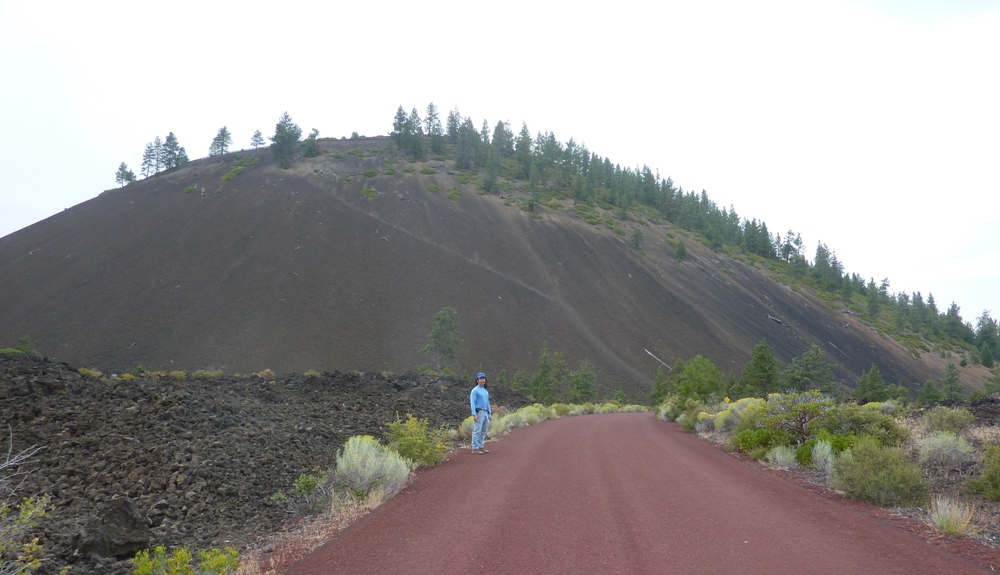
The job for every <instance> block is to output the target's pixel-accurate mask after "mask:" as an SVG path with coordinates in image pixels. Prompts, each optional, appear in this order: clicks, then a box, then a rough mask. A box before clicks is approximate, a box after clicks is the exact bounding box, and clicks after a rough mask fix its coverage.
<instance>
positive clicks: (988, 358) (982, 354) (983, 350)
mask: <svg viewBox="0 0 1000 575" xmlns="http://www.w3.org/2000/svg"><path fill="white" fill-rule="evenodd" d="M993 359H994V358H993V350H992V349H990V345H989V344H988V343H986V342H983V345H982V346H981V347H980V348H979V363H981V364H983V366H984V367H986V368H992V367H993Z"/></svg>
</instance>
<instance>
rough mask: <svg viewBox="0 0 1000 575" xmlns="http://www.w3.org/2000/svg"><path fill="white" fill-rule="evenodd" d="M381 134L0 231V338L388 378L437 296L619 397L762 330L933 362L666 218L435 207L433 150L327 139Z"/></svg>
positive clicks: (785, 358) (867, 358)
mask: <svg viewBox="0 0 1000 575" xmlns="http://www.w3.org/2000/svg"><path fill="white" fill-rule="evenodd" d="M388 143H389V142H388V140H387V139H384V138H383V139H379V138H369V139H366V140H362V141H361V142H360V143H356V142H350V141H322V142H321V144H322V149H323V153H322V154H321V155H320V156H319V157H317V158H312V159H304V158H299V159H297V161H296V163H295V165H294V166H293V167H292V168H291V169H289V170H281V169H279V168H278V167H277V165H276V164H275V163H274V162H273V160H272V159H271V156H270V153H269V152H268V151H267V150H262V151H258V152H246V153H243V156H244V157H246V156H248V155H253V156H257V157H259V159H260V161H259V162H258V163H256V164H254V165H252V166H248V167H246V168H245V171H244V172H243V173H242V174H241V175H239V176H237V177H236V178H234V179H232V180H231V181H223V180H222V176H223V175H224V174H226V173H227V172H228V171H229V170H230V169H231V168H232V167H233V166H232V160H233V157H232V155H227V156H217V157H212V158H207V159H203V160H198V161H195V162H191V163H190V164H187V165H185V166H183V167H182V168H178V169H175V170H172V171H170V172H167V173H163V174H160V175H158V176H156V177H153V178H150V179H148V180H144V181H142V182H139V183H137V184H135V185H133V186H129V187H128V188H126V189H122V190H112V191H109V192H106V193H104V194H102V195H101V196H99V197H97V198H94V199H93V200H90V201H87V202H84V203H82V204H80V205H78V206H76V207H74V208H71V209H69V210H66V211H64V212H63V213H60V214H58V215H55V216H53V217H51V218H49V219H47V220H45V221H42V222H39V223H37V224H35V225H33V226H30V227H28V228H25V229H23V230H20V231H18V232H15V233H13V234H11V235H9V236H6V237H4V238H0V294H2V303H0V342H8V343H6V345H9V344H12V343H13V342H14V341H16V339H17V338H18V337H21V336H23V335H25V334H27V335H30V336H31V337H32V339H33V341H34V343H35V347H36V348H37V349H38V350H39V351H40V352H42V353H45V354H47V355H52V356H55V357H58V358H60V359H62V360H65V361H69V362H71V363H74V364H76V365H92V366H96V367H100V368H102V369H105V370H108V369H112V370H124V369H128V368H131V367H132V366H134V365H136V364H142V365H144V366H145V367H146V368H148V369H171V368H174V367H183V368H187V369H197V368H215V369H223V370H225V371H226V372H230V373H232V372H244V373H246V372H250V371H257V370H260V369H264V368H271V369H274V370H275V371H278V372H292V371H297V372H302V371H305V370H308V369H318V370H322V369H335V368H340V369H362V370H366V371H383V370H389V371H404V370H407V369H412V368H414V367H415V366H417V365H419V364H420V363H423V362H425V361H426V360H427V358H426V357H425V356H421V355H420V354H419V352H418V350H419V349H420V348H421V347H423V345H424V344H425V343H426V336H427V333H428V332H429V331H430V329H431V326H432V317H433V315H434V313H436V312H437V311H439V310H440V309H442V308H444V307H446V306H451V307H454V308H455V309H457V310H458V312H459V316H460V323H461V329H462V331H463V334H464V337H465V343H466V351H465V352H464V354H463V355H462V356H461V360H462V362H463V365H464V366H467V368H468V369H470V370H473V369H476V368H477V367H478V366H482V368H483V369H486V370H487V371H489V372H491V373H496V372H497V371H499V370H500V369H501V368H503V369H506V370H507V372H508V374H509V375H510V374H512V373H513V371H514V370H516V369H528V370H531V369H533V368H534V367H535V365H536V357H537V353H538V350H539V349H540V348H541V345H542V342H543V341H547V342H548V343H549V345H550V348H551V349H553V350H555V351H561V352H562V353H563V354H564V355H565V356H566V358H567V360H568V361H569V363H570V365H571V367H574V368H575V366H576V365H577V364H578V362H579V361H580V360H581V359H582V358H583V357H585V356H587V357H590V358H591V359H592V360H593V361H594V363H595V365H596V366H597V368H598V370H599V371H600V373H601V376H602V377H601V386H602V388H603V389H604V391H605V392H607V391H610V390H613V389H614V388H622V389H624V390H625V391H626V392H628V394H629V396H630V398H632V399H633V400H637V399H642V398H643V397H644V396H645V394H646V393H647V392H648V389H649V387H648V386H649V382H650V381H651V379H652V375H653V373H654V372H655V370H656V368H657V367H658V365H659V364H658V363H657V362H656V361H655V360H654V359H653V358H652V357H650V356H649V355H648V354H647V353H646V352H645V350H649V351H650V352H652V353H653V354H656V355H657V356H658V357H659V358H661V359H662V360H664V361H666V362H667V363H670V364H672V363H673V361H674V360H675V359H676V358H677V357H685V358H688V357H693V356H694V355H696V354H702V355H706V356H708V357H710V358H711V359H712V360H713V361H714V362H715V363H716V364H717V365H718V366H719V367H720V368H721V369H722V370H724V371H729V370H732V371H734V372H736V373H738V372H739V371H740V370H741V369H742V367H743V365H744V364H745V362H746V361H747V360H748V358H749V353H750V349H751V348H752V347H753V345H754V344H755V343H757V342H758V341H759V340H761V339H763V338H766V339H767V341H768V342H769V343H770V344H771V345H772V346H773V347H774V349H775V353H776V356H777V357H778V359H779V361H780V362H781V363H782V365H785V364H787V363H788V362H789V361H790V359H791V358H792V357H794V356H796V355H798V354H800V353H802V352H803V351H805V350H806V349H808V347H809V346H810V345H812V344H817V345H819V346H821V347H822V348H823V349H824V350H825V351H826V353H827V358H828V360H830V361H831V362H833V363H835V364H837V366H838V367H837V370H836V374H837V376H838V377H839V378H841V379H842V380H844V381H846V382H849V383H853V381H854V379H855V378H856V377H857V376H858V375H859V374H860V373H861V371H862V370H865V369H867V368H868V367H869V366H870V365H871V363H873V362H874V363H877V364H878V365H879V367H880V368H881V369H882V371H883V373H884V374H885V375H886V379H887V380H888V381H890V382H901V383H904V384H907V385H914V384H919V383H922V382H923V381H924V380H926V379H927V378H929V377H934V378H937V377H938V376H939V375H940V372H941V369H940V368H941V366H938V365H935V364H933V363H928V362H927V361H928V360H927V359H926V358H927V356H929V355H930V354H925V359H922V360H916V359H914V358H912V357H911V356H910V354H909V353H908V352H907V351H906V350H905V349H904V348H903V347H902V346H900V345H898V344H896V343H894V342H892V341H890V340H887V339H882V338H880V337H878V336H877V335H876V334H874V333H873V332H872V331H870V330H869V329H868V328H866V327H865V326H863V325H862V324H861V323H859V322H857V321H856V320H855V319H854V318H852V317H850V316H847V315H844V314H843V313H841V312H840V311H837V310H833V309H830V308H829V307H827V306H826V305H824V304H823V303H822V302H820V301H819V300H817V299H816V298H814V297H812V296H811V295H809V294H806V293H804V291H803V292H792V291H791V290H789V289H788V288H786V287H784V286H782V285H780V284H778V283H776V282H774V281H773V280H771V279H769V278H767V277H766V276H764V275H762V274H761V273H760V272H759V270H755V269H752V268H750V267H748V266H746V265H744V264H742V263H740V262H738V261H735V260H733V259H731V258H729V257H727V256H724V255H721V254H718V253H716V252H713V251H711V250H710V249H708V248H706V247H704V246H702V245H700V244H698V243H697V242H696V241H694V240H688V241H687V242H686V244H687V246H688V250H689V255H690V257H689V259H688V260H686V261H684V262H678V261H676V258H675V257H674V248H673V247H672V246H670V245H669V243H668V241H667V236H666V234H667V233H668V232H670V233H672V234H674V236H675V237H677V238H680V237H682V232H681V231H680V230H678V229H672V228H670V227H669V226H656V225H646V226H644V228H643V229H644V233H645V237H646V240H645V242H644V245H643V250H644V251H643V252H639V251H636V250H634V249H632V248H631V246H630V245H629V241H628V239H627V238H628V236H629V235H630V234H631V231H632V228H633V227H634V226H635V225H636V224H635V223H631V222H629V223H628V224H623V225H624V227H625V228H626V235H625V236H624V237H623V236H619V235H615V234H613V233H611V232H610V231H608V230H607V229H606V228H604V229H597V228H595V227H594V226H591V225H588V224H586V223H584V222H583V221H581V220H579V219H577V218H575V217H573V216H572V210H571V209H570V210H552V209H549V208H538V209H539V211H540V213H541V214H542V216H543V217H542V219H541V220H534V219H531V218H529V217H528V214H527V213H525V212H523V211H520V210H518V209H517V208H516V207H513V206H507V205H505V204H504V201H503V199H501V197H500V196H497V195H482V196H480V195H477V194H476V193H475V186H474V185H473V184H466V185H464V186H460V187H461V188H462V195H461V199H460V201H458V202H455V201H452V200H449V199H447V198H446V197H445V190H446V189H447V188H449V187H452V186H456V185H457V184H456V183H455V178H454V176H452V175H448V173H446V172H447V170H449V169H450V166H451V162H450V161H429V162H426V163H424V164H420V165H417V166H416V168H417V171H416V172H413V173H403V172H402V168H403V167H404V166H405V165H406V162H400V163H396V164H394V165H392V166H391V167H393V168H394V169H395V171H396V174H395V175H386V174H385V172H386V170H387V168H388V167H390V166H388V165H387V164H385V163H384V161H383V160H384V158H385V156H382V155H371V156H368V157H360V156H357V155H350V154H346V151H347V150H348V149H349V148H351V147H356V146H359V145H360V146H361V147H366V148H383V147H385V146H386V145H388ZM337 152H340V153H343V154H344V155H343V158H341V159H337V158H335V157H334V154H335V153H337ZM421 167H432V168H434V169H435V171H436V173H435V174H431V175H424V174H420V173H419V170H420V168H421ZM367 169H374V170H376V171H377V172H378V174H379V175H378V176H376V177H372V178H366V177H363V176H362V172H364V171H365V170H367ZM348 178H350V180H351V181H347V179H348ZM432 184H433V185H437V186H438V188H439V189H440V191H439V192H437V193H433V192H431V191H429V190H428V186H430V185H432ZM365 185H370V186H371V187H373V188H374V189H375V190H377V192H378V194H377V196H376V197H374V198H369V197H366V196H365V195H363V194H362V187H363V186H365ZM188 186H195V188H196V191H195V192H194V193H185V189H186V188H187V187H188ZM508 193H509V192H508ZM515 193H517V192H515ZM769 316H770V317H774V318H778V319H780V321H781V323H778V322H777V321H773V320H772V319H769ZM967 383H972V382H971V381H969V382H967Z"/></svg>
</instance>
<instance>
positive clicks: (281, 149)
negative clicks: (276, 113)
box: [271, 112, 302, 169]
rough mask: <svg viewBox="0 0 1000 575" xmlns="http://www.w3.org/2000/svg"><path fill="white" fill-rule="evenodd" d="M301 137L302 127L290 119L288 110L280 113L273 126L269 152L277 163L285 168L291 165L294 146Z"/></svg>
mask: <svg viewBox="0 0 1000 575" xmlns="http://www.w3.org/2000/svg"><path fill="white" fill-rule="evenodd" d="M301 137H302V128H300V127H299V126H298V125H297V124H296V123H295V122H293V121H292V118H291V116H289V115H288V112H285V113H284V114H282V116H281V118H280V119H279V120H278V123H277V124H275V126H274V135H273V136H271V153H272V154H274V159H275V160H277V161H278V165H279V166H280V167H281V168H282V169H286V168H288V167H290V166H291V165H292V158H293V157H294V156H295V146H296V144H298V143H299V138H301Z"/></svg>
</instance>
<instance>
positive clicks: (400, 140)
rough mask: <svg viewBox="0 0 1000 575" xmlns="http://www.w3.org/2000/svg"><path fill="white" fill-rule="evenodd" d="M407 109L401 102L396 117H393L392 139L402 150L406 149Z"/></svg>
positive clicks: (390, 134)
mask: <svg viewBox="0 0 1000 575" xmlns="http://www.w3.org/2000/svg"><path fill="white" fill-rule="evenodd" d="M406 119H407V118H406V110H404V109H403V105H402V104H400V105H399V107H398V108H396V117H395V118H393V119H392V132H390V133H389V136H390V137H392V140H393V141H394V142H396V148H398V149H399V150H400V151H405V150H406V145H405V144H406V136H407V133H406Z"/></svg>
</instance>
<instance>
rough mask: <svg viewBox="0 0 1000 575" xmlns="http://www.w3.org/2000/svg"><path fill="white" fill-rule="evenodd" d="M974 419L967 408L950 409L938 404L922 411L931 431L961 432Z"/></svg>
mask: <svg viewBox="0 0 1000 575" xmlns="http://www.w3.org/2000/svg"><path fill="white" fill-rule="evenodd" d="M975 420H976V418H975V416H973V415H972V413H971V412H970V411H969V410H967V409H960V408H959V409H952V408H950V407H945V406H943V405H939V406H937V407H935V408H933V409H928V410H927V412H926V413H924V422H925V423H926V424H927V428H928V429H930V430H931V431H949V432H951V433H956V434H958V433H962V432H963V431H965V430H966V429H968V428H969V426H970V425H972V423H973V422H974V421H975Z"/></svg>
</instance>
